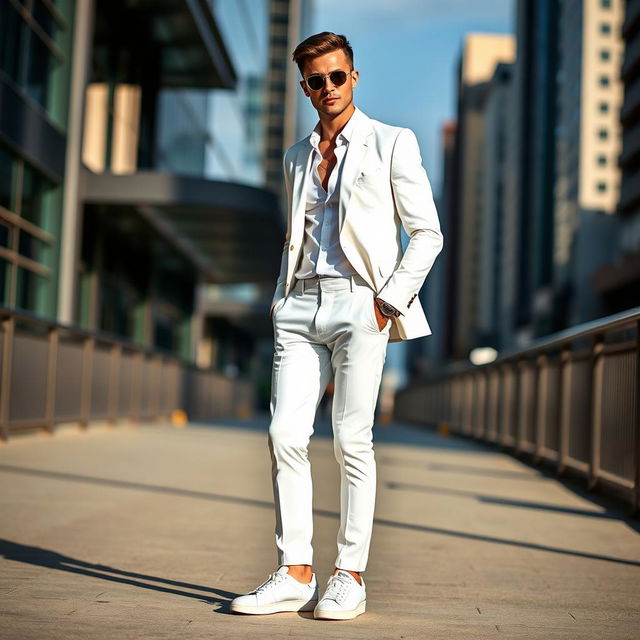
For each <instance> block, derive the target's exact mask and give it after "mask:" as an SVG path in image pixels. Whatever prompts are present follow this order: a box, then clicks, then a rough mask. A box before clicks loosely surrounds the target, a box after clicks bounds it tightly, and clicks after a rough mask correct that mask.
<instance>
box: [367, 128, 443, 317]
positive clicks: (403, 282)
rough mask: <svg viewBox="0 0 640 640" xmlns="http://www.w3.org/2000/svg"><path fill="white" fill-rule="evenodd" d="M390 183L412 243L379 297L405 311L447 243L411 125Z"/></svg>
mask: <svg viewBox="0 0 640 640" xmlns="http://www.w3.org/2000/svg"><path fill="white" fill-rule="evenodd" d="M391 186H392V191H393V198H394V201H395V206H396V211H397V212H398V215H399V217H400V221H401V222H402V227H403V228H404V230H405V231H406V233H407V235H408V236H409V244H408V245H407V248H406V250H405V252H404V255H403V257H402V260H401V261H400V264H399V265H398V266H397V268H396V269H395V271H394V272H393V274H392V276H391V277H390V278H389V280H388V281H387V283H386V284H385V286H384V287H383V288H382V289H381V290H380V291H379V292H378V297H379V298H381V299H382V300H384V301H385V302H388V303H389V304H391V305H393V306H394V307H395V308H396V309H397V310H398V311H400V313H403V314H406V312H407V310H408V309H409V306H410V305H411V302H412V301H413V298H414V297H415V296H417V295H418V292H419V291H420V288H421V287H422V285H423V284H424V281H425V278H426V277H427V274H428V273H429V271H430V270H431V267H432V266H433V263H434V262H435V259H436V256H437V255H438V254H439V253H440V251H441V250H442V247H443V245H444V239H443V236H442V232H441V230H440V221H439V219H438V212H437V210H436V205H435V202H434V199H433V193H432V190H431V184H430V182H429V178H428V177H427V172H426V171H425V169H424V167H423V166H422V157H421V156H420V148H419V146H418V140H417V139H416V136H415V134H414V132H413V131H412V130H411V129H407V128H403V129H401V131H400V133H399V134H398V137H397V138H396V141H395V144H394V148H393V152H392V158H391Z"/></svg>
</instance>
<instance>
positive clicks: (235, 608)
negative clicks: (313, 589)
mask: <svg viewBox="0 0 640 640" xmlns="http://www.w3.org/2000/svg"><path fill="white" fill-rule="evenodd" d="M317 604H318V601H317V600H286V601H284V602H273V603H271V604H265V605H262V606H259V607H252V606H251V605H242V604H237V605H234V604H233V603H231V606H230V607H229V610H230V611H232V612H233V613H248V614H252V615H260V614H267V613H281V612H285V611H313V610H314V609H315V608H316V605H317Z"/></svg>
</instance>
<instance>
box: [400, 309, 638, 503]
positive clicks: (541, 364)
mask: <svg viewBox="0 0 640 640" xmlns="http://www.w3.org/2000/svg"><path fill="white" fill-rule="evenodd" d="M395 414H396V417H397V418H399V419H401V420H407V421H412V422H418V423H426V424H431V425H438V426H439V427H440V428H442V429H444V430H445V431H446V430H451V431H452V432H454V433H459V434H463V435H466V436H470V437H473V438H476V439H479V440H483V441H487V442H491V443H495V444H497V445H499V446H501V447H502V448H504V449H507V450H509V451H511V452H512V453H514V454H516V455H526V454H529V455H530V456H532V458H533V461H534V463H543V462H547V463H550V464H552V465H554V466H555V469H556V472H557V474H558V475H563V474H565V473H567V472H568V471H571V472H575V473H577V474H579V475H582V476H584V477H585V478H586V479H587V486H588V488H589V489H594V488H595V487H596V486H598V487H599V488H602V489H603V490H604V491H605V492H608V493H614V494H616V495H617V496H618V497H622V498H623V499H625V500H628V501H629V502H630V503H631V504H632V506H633V511H634V513H637V512H638V511H639V510H640V307H636V308H634V309H631V310H629V311H625V312H622V313H619V314H616V315H613V316H609V317H607V318H603V319H600V320H596V321H593V322H589V323H585V324H582V325H579V326H577V327H573V328H571V329H568V330H566V331H562V332H560V333H557V334H553V335H551V336H548V337H547V338H544V339H541V340H539V341H536V342H534V343H532V344H531V345H530V346H529V347H527V348H526V349H523V350H518V351H512V352H510V353H507V354H504V355H502V356H501V357H499V358H498V359H497V360H495V361H494V362H492V363H489V364H486V365H482V366H475V367H474V366H472V365H468V366H467V365H464V366H463V367H457V369H456V370H455V371H452V370H448V371H445V372H444V373H443V374H441V375H439V376H436V377H433V378H430V379H427V380H424V381H417V382H415V383H413V384H411V385H410V386H408V387H407V388H405V389H402V390H401V391H400V392H398V394H397V396H396V402H395Z"/></svg>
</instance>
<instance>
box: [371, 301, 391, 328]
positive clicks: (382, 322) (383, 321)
mask: <svg viewBox="0 0 640 640" xmlns="http://www.w3.org/2000/svg"><path fill="white" fill-rule="evenodd" d="M373 309H374V311H375V312H376V320H377V321H378V329H380V331H382V330H383V329H384V328H385V327H386V326H387V322H389V321H390V320H391V318H389V317H387V316H385V315H384V313H382V311H380V308H379V307H378V304H377V303H376V302H375V300H374V302H373Z"/></svg>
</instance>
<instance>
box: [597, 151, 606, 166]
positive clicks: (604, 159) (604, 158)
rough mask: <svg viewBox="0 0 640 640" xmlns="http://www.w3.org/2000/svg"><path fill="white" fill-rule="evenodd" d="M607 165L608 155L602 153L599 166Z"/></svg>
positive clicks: (599, 157)
mask: <svg viewBox="0 0 640 640" xmlns="http://www.w3.org/2000/svg"><path fill="white" fill-rule="evenodd" d="M606 165H607V156H605V155H603V154H600V155H599V156H598V166H600V167H605V166H606Z"/></svg>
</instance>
